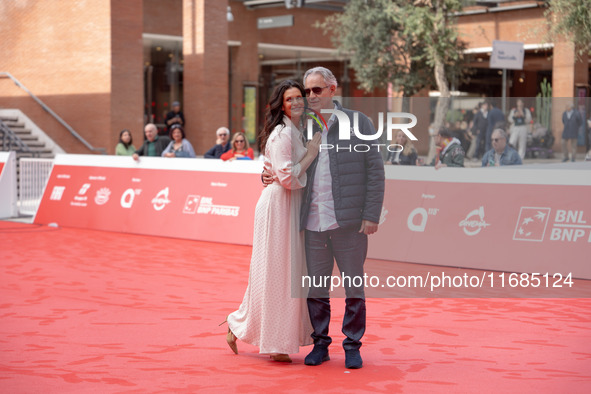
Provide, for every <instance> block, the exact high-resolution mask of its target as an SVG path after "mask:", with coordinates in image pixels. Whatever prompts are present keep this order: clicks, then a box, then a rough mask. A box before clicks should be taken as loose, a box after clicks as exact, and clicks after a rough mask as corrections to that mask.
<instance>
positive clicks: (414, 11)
mask: <svg viewBox="0 0 591 394" xmlns="http://www.w3.org/2000/svg"><path fill="white" fill-rule="evenodd" d="M461 9H462V1H461V0H414V1H408V0H351V1H350V2H349V3H348V4H347V6H346V7H345V11H344V12H343V13H341V14H334V15H332V16H330V17H328V18H327V19H326V20H325V21H324V22H323V23H321V24H320V26H321V27H322V28H323V29H324V30H325V31H327V32H331V33H332V37H333V40H334V43H335V45H336V47H337V48H338V49H339V50H340V51H341V52H344V53H347V54H348V55H349V56H350V62H351V67H352V68H353V69H354V70H355V74H356V78H357V80H358V82H359V83H360V85H361V87H362V88H363V89H365V90H366V91H372V90H373V89H375V88H385V87H387V86H388V84H392V85H393V86H394V88H395V89H397V90H399V91H401V92H403V94H404V96H411V95H413V94H415V93H416V92H418V91H419V90H421V89H423V88H425V87H429V86H434V85H435V86H437V89H438V90H439V91H440V92H441V97H442V98H443V100H440V102H439V103H438V108H437V112H436V119H435V123H436V125H440V124H441V123H442V122H443V117H444V115H445V111H446V110H447V108H448V100H447V98H449V91H450V82H449V81H450V80H458V79H459V78H460V77H461V76H462V75H463V68H462V62H463V55H462V54H463V52H462V51H463V49H464V48H465V45H464V44H463V43H462V42H461V40H459V38H458V32H457V30H456V28H455V17H454V13H455V12H458V11H460V10H461Z"/></svg>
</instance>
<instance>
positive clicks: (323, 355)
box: [304, 346, 330, 365]
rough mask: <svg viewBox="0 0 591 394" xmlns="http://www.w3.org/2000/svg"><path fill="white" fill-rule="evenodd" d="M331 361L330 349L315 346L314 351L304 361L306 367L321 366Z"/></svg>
mask: <svg viewBox="0 0 591 394" xmlns="http://www.w3.org/2000/svg"><path fill="white" fill-rule="evenodd" d="M328 360H330V357H328V349H327V348H325V347H321V346H314V349H312V351H311V352H310V354H308V355H307V356H306V358H305V359H304V364H306V365H320V364H322V363H323V362H325V361H328Z"/></svg>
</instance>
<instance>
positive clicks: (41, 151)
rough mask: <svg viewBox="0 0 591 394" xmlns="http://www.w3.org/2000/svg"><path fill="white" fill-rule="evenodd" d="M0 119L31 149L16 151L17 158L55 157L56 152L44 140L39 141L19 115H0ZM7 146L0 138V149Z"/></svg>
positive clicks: (4, 148) (6, 148)
mask: <svg viewBox="0 0 591 394" xmlns="http://www.w3.org/2000/svg"><path fill="white" fill-rule="evenodd" d="M0 120H1V121H2V122H3V123H4V124H5V125H6V126H8V128H9V129H10V130H11V131H12V132H13V133H14V135H16V136H17V137H18V138H19V139H20V140H21V141H22V142H23V143H24V144H25V145H26V146H27V147H28V148H29V149H30V150H31V152H26V151H17V160H18V159H20V158H21V157H39V158H48V159H53V158H54V157H55V153H56V152H54V150H53V149H51V148H49V147H48V146H47V144H46V142H45V141H41V140H40V138H39V136H37V135H34V134H33V131H32V129H31V128H27V127H26V125H25V122H24V121H22V120H21V119H20V117H19V116H6V115H0ZM8 148H9V147H4V146H3V141H2V139H0V150H9V149H8Z"/></svg>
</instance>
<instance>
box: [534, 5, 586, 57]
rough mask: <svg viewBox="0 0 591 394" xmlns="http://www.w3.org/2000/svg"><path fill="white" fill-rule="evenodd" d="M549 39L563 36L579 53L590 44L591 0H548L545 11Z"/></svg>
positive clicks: (553, 39) (552, 39)
mask: <svg viewBox="0 0 591 394" xmlns="http://www.w3.org/2000/svg"><path fill="white" fill-rule="evenodd" d="M545 16H546V18H547V20H548V30H549V33H550V37H549V41H555V40H556V39H557V38H558V37H564V38H566V39H568V40H569V41H571V42H572V43H573V44H575V47H576V48H577V49H578V51H579V54H582V53H583V51H589V45H591V0H549V1H548V9H547V10H546V12H545Z"/></svg>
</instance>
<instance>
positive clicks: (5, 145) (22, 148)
mask: <svg viewBox="0 0 591 394" xmlns="http://www.w3.org/2000/svg"><path fill="white" fill-rule="evenodd" d="M0 135H1V137H2V150H13V151H15V152H19V153H30V154H32V155H33V156H39V152H35V151H33V150H31V148H30V147H29V146H28V145H27V144H26V143H25V142H24V141H23V140H21V139H20V138H19V136H18V135H16V134H15V133H14V132H13V131H12V130H10V128H9V127H8V126H6V124H5V123H4V122H2V120H0Z"/></svg>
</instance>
